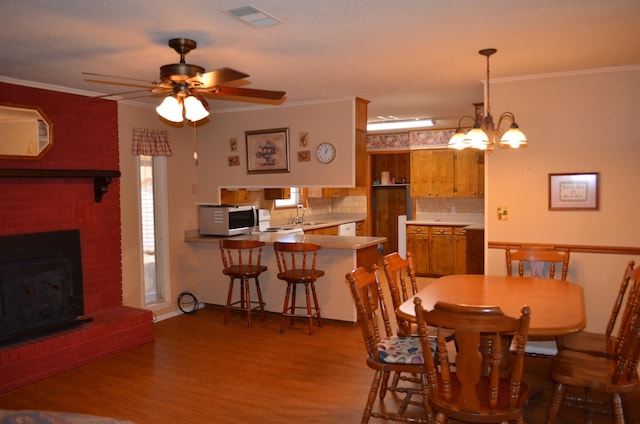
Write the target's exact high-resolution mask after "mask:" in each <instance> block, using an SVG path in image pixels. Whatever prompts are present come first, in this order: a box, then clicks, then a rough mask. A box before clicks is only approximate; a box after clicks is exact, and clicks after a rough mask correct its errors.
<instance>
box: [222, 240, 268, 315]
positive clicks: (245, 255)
mask: <svg viewBox="0 0 640 424" xmlns="http://www.w3.org/2000/svg"><path fill="white" fill-rule="evenodd" d="M263 246H264V242H262V241H257V240H231V239H225V240H220V253H221V254H222V265H223V270H222V272H223V274H225V275H228V276H229V277H230V281H229V294H228V295H227V305H226V311H225V314H224V323H225V325H226V324H227V322H229V314H230V312H231V310H232V309H237V310H242V311H244V312H245V313H246V314H247V327H251V325H252V324H251V311H253V310H260V314H261V318H262V319H265V314H264V302H263V300H262V292H261V291H260V282H259V281H258V277H259V276H260V274H262V273H263V272H264V271H266V270H267V267H266V266H264V265H261V264H260V259H261V257H262V247H263ZM234 258H235V259H234ZM254 259H255V262H254ZM236 260H237V262H236ZM236 278H238V279H239V280H240V300H237V301H235V302H232V298H233V285H234V284H233V283H234V281H235V279H236ZM251 279H253V280H254V281H255V284H256V292H257V295H258V300H257V301H252V300H251V290H250V284H249V283H250V280H251Z"/></svg>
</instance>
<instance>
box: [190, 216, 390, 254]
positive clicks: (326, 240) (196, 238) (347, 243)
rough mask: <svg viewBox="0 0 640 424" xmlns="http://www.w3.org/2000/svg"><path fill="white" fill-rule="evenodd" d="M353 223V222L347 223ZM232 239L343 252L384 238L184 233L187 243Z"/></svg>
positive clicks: (382, 241) (371, 244) (363, 246)
mask: <svg viewBox="0 0 640 424" xmlns="http://www.w3.org/2000/svg"><path fill="white" fill-rule="evenodd" d="M349 222H353V221H349ZM223 238H233V239H234V240H259V241H263V242H265V243H266V244H267V246H273V242H275V241H281V242H285V243H287V242H288V243H315V244H319V245H320V246H322V247H323V248H324V249H343V250H360V249H364V248H366V247H370V246H376V247H377V246H378V244H380V243H384V242H385V241H386V240H387V239H386V238H385V237H362V236H323V235H314V234H304V233H291V234H279V233H270V232H265V233H257V234H246V235H240V236H233V237H219V236H202V235H200V234H198V230H189V231H185V235H184V241H185V242H187V243H215V244H218V243H219V240H220V239H223Z"/></svg>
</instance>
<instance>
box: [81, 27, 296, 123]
mask: <svg viewBox="0 0 640 424" xmlns="http://www.w3.org/2000/svg"><path fill="white" fill-rule="evenodd" d="M169 47H171V48H173V49H174V50H175V51H176V52H177V53H178V54H179V55H180V63H172V64H169V65H164V66H161V67H160V80H159V81H152V82H149V83H148V85H139V84H133V83H127V82H118V81H102V80H95V79H85V80H86V81H89V82H97V83H102V84H114V85H121V86H127V87H137V88H141V90H134V91H127V92H121V93H115V94H106V95H103V96H98V97H110V96H115V95H124V94H133V93H139V92H143V91H148V92H150V93H152V94H150V95H153V94H163V93H165V94H168V96H167V97H166V98H165V99H164V101H163V102H162V103H161V104H160V106H158V107H157V108H156V111H157V112H158V114H159V115H160V116H162V117H163V118H165V119H167V120H169V121H172V122H182V120H183V117H182V114H183V109H184V112H185V115H186V118H187V119H189V120H190V121H194V122H195V121H199V120H200V119H204V118H205V117H207V116H208V115H209V112H208V109H209V106H208V104H207V101H206V99H205V98H204V96H211V97H219V98H220V100H230V99H228V98H227V97H238V98H245V99H254V100H266V101H279V100H282V99H283V98H284V96H285V94H286V93H285V92H284V91H271V90H257V89H252V88H243V87H231V86H224V85H222V84H225V83H230V82H232V81H238V80H241V79H244V78H248V77H249V75H248V74H245V73H244V72H240V71H236V70H235V69H231V68H227V67H224V68H220V69H216V70H213V71H209V72H206V71H205V69H204V68H203V67H202V66H199V65H194V64H191V63H186V61H185V56H186V55H187V53H189V52H190V51H191V50H194V49H195V48H196V47H197V43H196V42H195V41H194V40H190V39H188V38H173V39H171V40H169ZM82 74H83V75H88V76H97V77H103V78H116V79H121V80H123V79H126V80H132V81H142V82H145V81H144V80H139V79H136V78H126V77H119V76H114V75H102V74H94V73H89V72H83V73H82Z"/></svg>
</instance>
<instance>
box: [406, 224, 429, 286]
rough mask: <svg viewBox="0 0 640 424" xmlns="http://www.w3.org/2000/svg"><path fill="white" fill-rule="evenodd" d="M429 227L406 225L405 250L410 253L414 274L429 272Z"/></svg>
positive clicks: (426, 273)
mask: <svg viewBox="0 0 640 424" xmlns="http://www.w3.org/2000/svg"><path fill="white" fill-rule="evenodd" d="M429 250H430V249H429V227H428V226H425V225H407V252H410V253H411V257H412V259H413V265H414V267H415V271H416V275H428V274H429Z"/></svg>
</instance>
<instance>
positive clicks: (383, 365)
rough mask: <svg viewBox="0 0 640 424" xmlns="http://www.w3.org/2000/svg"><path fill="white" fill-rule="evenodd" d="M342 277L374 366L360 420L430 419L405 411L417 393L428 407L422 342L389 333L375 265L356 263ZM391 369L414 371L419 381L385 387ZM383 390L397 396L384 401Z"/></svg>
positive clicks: (421, 421) (387, 319)
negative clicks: (411, 414)
mask: <svg viewBox="0 0 640 424" xmlns="http://www.w3.org/2000/svg"><path fill="white" fill-rule="evenodd" d="M346 279H347V284H348V285H349V288H350V289H351V295H352V297H353V302H354V304H355V306H356V309H357V312H358V323H359V325H360V329H361V330H362V336H363V339H364V345H365V348H366V351H367V357H366V364H367V366H368V367H369V368H371V369H372V370H374V375H373V381H372V383H371V388H370V390H369V393H368V396H367V403H366V406H365V408H364V411H363V413H362V420H361V423H368V422H369V419H370V418H372V417H373V418H381V419H385V420H391V421H400V422H407V421H409V422H417V423H427V422H430V421H427V419H426V417H425V416H424V411H421V412H422V414H420V416H409V413H408V412H407V408H408V407H409V403H410V402H411V399H412V397H413V396H420V398H421V401H422V406H423V407H424V408H425V411H428V408H429V406H428V403H427V399H428V392H429V387H428V384H427V377H426V369H425V366H424V359H423V356H422V346H421V343H420V340H419V339H418V338H417V337H401V336H395V335H393V329H392V327H391V321H390V319H389V311H388V309H387V306H386V303H385V300H384V293H383V291H382V286H381V284H380V280H379V278H378V267H377V265H375V264H374V265H373V266H372V267H371V270H370V271H369V270H367V269H365V268H363V267H359V268H357V269H355V270H353V271H351V272H349V273H348V274H347V275H346ZM392 372H394V373H396V372H397V373H406V374H413V375H416V376H417V377H418V380H419V384H418V385H416V384H406V385H402V386H393V387H387V382H388V380H389V375H390V374H391V373H392ZM387 390H388V391H390V392H393V393H394V394H397V395H398V396H397V397H396V396H394V397H393V398H392V399H388V400H387V401H386V402H385V401H384V398H385V393H386V392H387ZM377 397H379V407H378V408H374V407H375V404H376V398H377ZM397 399H398V400H399V401H398V404H397V405H395V406H396V408H392V407H391V405H390V403H391V402H395V401H396V400H397Z"/></svg>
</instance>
